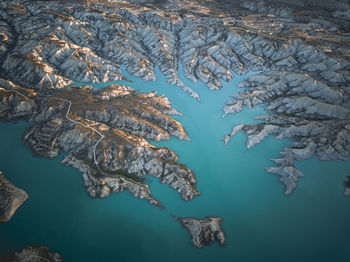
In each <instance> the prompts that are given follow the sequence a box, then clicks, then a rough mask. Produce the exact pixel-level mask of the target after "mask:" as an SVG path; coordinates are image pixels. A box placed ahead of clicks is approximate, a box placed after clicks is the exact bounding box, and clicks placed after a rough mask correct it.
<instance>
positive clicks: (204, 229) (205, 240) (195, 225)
mask: <svg viewBox="0 0 350 262" xmlns="http://www.w3.org/2000/svg"><path fill="white" fill-rule="evenodd" d="M178 220H179V221H180V222H181V224H182V226H183V227H184V228H186V229H187V230H188V231H189V233H190V234H191V237H192V244H193V246H195V247H197V248H202V247H203V246H204V245H211V244H212V242H213V241H217V242H218V243H219V244H220V245H221V246H223V245H225V242H226V238H225V233H224V231H223V230H222V229H221V227H220V224H221V221H222V219H221V218H220V217H206V218H205V219H197V218H192V217H190V218H178Z"/></svg>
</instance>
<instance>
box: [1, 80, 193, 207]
mask: <svg viewBox="0 0 350 262" xmlns="http://www.w3.org/2000/svg"><path fill="white" fill-rule="evenodd" d="M8 84H11V85H13V87H14V89H12V90H11V89H4V88H0V106H1V108H4V110H2V112H1V113H0V118H1V119H3V120H6V121H14V120H18V119H24V120H28V121H31V122H33V125H32V126H31V127H30V128H28V129H27V130H26V131H25V133H24V135H23V141H24V142H25V143H27V144H28V145H29V146H30V148H31V150H32V151H33V152H34V154H35V155H37V156H40V157H46V158H54V157H56V156H58V155H59V153H60V152H61V151H65V152H68V154H66V155H65V157H64V159H63V161H62V163H64V164H66V165H70V166H72V167H74V168H76V169H78V170H79V171H80V172H81V173H83V178H84V181H85V183H84V185H85V186H86V188H87V191H88V193H89V194H90V196H91V197H101V198H103V197H106V196H108V195H109V194H111V193H113V192H121V191H124V190H127V191H129V192H130V193H131V194H132V195H133V196H135V197H139V198H143V199H146V200H148V201H149V202H150V203H151V204H154V205H159V204H160V202H159V201H158V200H157V199H155V198H154V197H152V196H151V192H150V189H149V187H148V185H147V184H145V183H144V179H143V176H145V175H146V174H149V175H151V176H154V177H157V178H159V179H160V182H161V183H167V184H168V185H169V186H170V187H172V188H174V189H175V190H177V191H178V192H179V194H180V195H181V197H182V198H183V199H184V200H190V199H192V198H193V197H194V196H197V195H199V192H198V191H197V190H196V189H195V184H196V178H195V176H194V174H193V172H192V171H191V170H190V169H188V168H187V167H186V166H185V165H183V164H180V163H178V162H177V159H178V157H177V155H176V154H175V153H174V152H173V151H172V150H170V149H167V148H157V147H155V146H153V145H151V144H150V143H149V142H147V140H146V139H153V140H156V141H159V140H161V139H169V137H170V135H173V136H176V137H178V138H179V139H189V138H188V136H187V134H186V132H185V130H184V129H183V127H182V126H181V125H180V123H178V122H177V121H175V120H174V119H172V118H171V117H169V115H171V114H179V113H178V112H177V111H176V110H174V109H172V108H171V107H170V104H169V101H168V100H167V99H166V98H164V97H162V96H157V95H156V93H155V92H153V93H146V94H135V92H134V91H132V90H130V88H128V87H124V86H119V85H113V86H109V87H106V88H104V89H101V90H100V89H96V88H93V87H89V86H83V87H72V88H68V89H64V90H47V91H43V90H42V91H40V92H35V91H33V90H31V89H24V88H20V87H19V86H16V85H15V84H13V83H8Z"/></svg>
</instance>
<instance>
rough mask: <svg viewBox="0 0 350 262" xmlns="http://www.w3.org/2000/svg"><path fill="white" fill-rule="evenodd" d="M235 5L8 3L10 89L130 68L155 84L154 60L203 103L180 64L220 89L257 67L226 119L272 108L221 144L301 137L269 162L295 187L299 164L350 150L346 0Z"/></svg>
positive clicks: (0, 9) (3, 15) (1, 56)
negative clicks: (242, 136)
mask: <svg viewBox="0 0 350 262" xmlns="http://www.w3.org/2000/svg"><path fill="white" fill-rule="evenodd" d="M234 2H235V4H232V1H226V0H223V1H189V0H183V1H176V0H172V1H170V0H169V1H141V0H139V1H137V0H134V1H128V2H126V1H118V0H110V1H103V2H100V1H97V0H90V1H79V2H73V3H67V2H65V1H50V4H47V3H46V2H44V1H34V2H33V1H24V0H23V1H22V0H14V1H2V2H1V3H0V60H1V61H0V64H1V70H0V72H1V77H2V78H3V80H1V79H0V83H1V86H2V87H3V88H5V89H8V88H11V84H9V83H8V81H12V82H13V83H15V84H17V85H19V86H21V87H23V88H28V89H35V90H37V91H38V92H42V91H39V90H44V91H45V90H48V89H62V88H65V87H66V86H67V85H68V84H71V83H74V82H75V81H78V82H93V83H100V82H106V81H111V80H120V79H126V77H125V76H123V74H122V68H124V69H125V70H126V71H127V72H129V73H130V74H132V75H134V76H137V77H141V78H142V79H144V80H146V81H147V80H151V81H153V80H155V68H156V66H157V67H159V69H160V71H161V72H162V73H163V74H164V75H165V76H166V77H167V79H168V82H169V83H170V84H173V85H177V86H179V87H181V88H182V89H183V90H184V91H185V92H188V93H189V94H190V95H191V96H192V97H194V98H196V99H199V95H198V94H197V93H196V92H195V91H194V90H192V89H191V88H190V87H188V86H186V85H185V84H184V83H183V82H182V81H181V79H180V78H179V68H180V66H179V65H181V68H182V70H183V72H184V73H185V77H186V78H188V79H190V80H192V81H194V82H196V81H202V82H204V83H205V84H206V85H207V86H208V87H209V88H210V89H212V90H217V89H220V88H221V86H222V81H229V80H231V79H232V78H233V77H234V75H235V74H239V75H242V74H246V73H247V72H248V71H249V70H251V71H256V72H258V75H255V76H252V77H251V78H249V79H247V80H246V81H245V82H244V83H242V84H241V85H240V87H242V88H243V89H244V91H243V92H241V93H239V94H235V95H234V96H233V97H234V99H233V100H231V101H228V102H227V105H226V106H225V108H224V114H225V115H227V114H231V113H235V112H238V111H240V110H241V109H242V108H243V107H248V108H252V107H254V106H255V105H258V104H263V105H265V106H266V109H267V110H269V114H268V115H266V116H262V117H259V120H260V121H261V123H259V124H257V125H255V124H254V125H246V124H245V123H242V125H240V126H237V127H234V129H233V130H232V132H231V133H230V134H228V135H227V136H226V137H225V138H224V140H225V143H226V144H227V142H228V141H229V139H230V137H231V136H233V135H234V134H236V133H237V132H238V131H243V132H246V133H247V134H248V135H249V138H248V143H247V146H248V147H251V146H253V145H254V144H257V143H259V142H260V141H261V140H262V139H263V138H264V137H266V136H268V135H274V136H276V137H277V138H289V139H292V140H293V141H294V144H293V145H292V146H291V147H287V148H285V149H284V150H283V152H281V154H282V158H280V159H275V160H273V161H274V162H275V163H276V166H275V167H271V168H266V170H267V171H268V172H270V173H274V174H278V175H279V176H281V181H282V182H283V183H284V184H285V185H286V190H285V193H286V194H290V193H291V192H292V191H293V190H294V189H295V188H296V183H297V181H298V179H299V178H300V177H302V176H303V174H302V172H301V171H300V170H298V169H297V168H296V167H295V165H294V163H295V161H302V160H305V159H307V158H309V157H311V156H312V155H317V156H318V157H319V159H320V160H333V159H343V160H344V159H346V158H347V157H348V154H349V148H350V147H349V132H348V131H349V110H350V102H349V99H348V98H349V94H350V87H349V81H350V73H349V72H350V64H349V60H350V49H349V41H350V35H349V31H350V13H349V10H350V7H349V3H347V2H345V1H335V0H334V1H327V2H325V1H319V2H317V4H315V3H314V2H312V1H293V3H291V2H290V1H282V0H280V1H279V0H274V1H244V2H242V1H234ZM0 111H1V110H0ZM315 132H316V133H315ZM72 159H73V158H72ZM73 162H75V163H77V161H76V160H73ZM73 162H71V164H73ZM67 163H68V161H67ZM75 165H77V164H75ZM89 181H90V180H89ZM87 183H89V182H87ZM91 183H95V182H91ZM105 183H107V181H106V182H105ZM146 191H147V190H146ZM102 195H103V194H102Z"/></svg>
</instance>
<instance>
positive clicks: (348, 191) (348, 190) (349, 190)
mask: <svg viewBox="0 0 350 262" xmlns="http://www.w3.org/2000/svg"><path fill="white" fill-rule="evenodd" d="M344 186H345V190H344V196H350V176H348V177H347V179H346V181H345V182H344Z"/></svg>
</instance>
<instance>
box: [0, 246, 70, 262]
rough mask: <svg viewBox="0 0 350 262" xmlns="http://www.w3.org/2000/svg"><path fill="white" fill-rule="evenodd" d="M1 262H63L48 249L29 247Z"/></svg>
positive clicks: (56, 254)
mask: <svg viewBox="0 0 350 262" xmlns="http://www.w3.org/2000/svg"><path fill="white" fill-rule="evenodd" d="M1 261H3V262H42V261H45V262H63V261H64V260H63V258H62V257H61V256H60V255H59V254H58V253H56V252H54V251H51V250H50V249H49V248H48V247H45V246H39V245H30V246H27V247H25V248H22V249H20V250H18V251H15V252H13V253H12V254H11V255H10V256H8V257H6V258H3V260H1Z"/></svg>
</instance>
